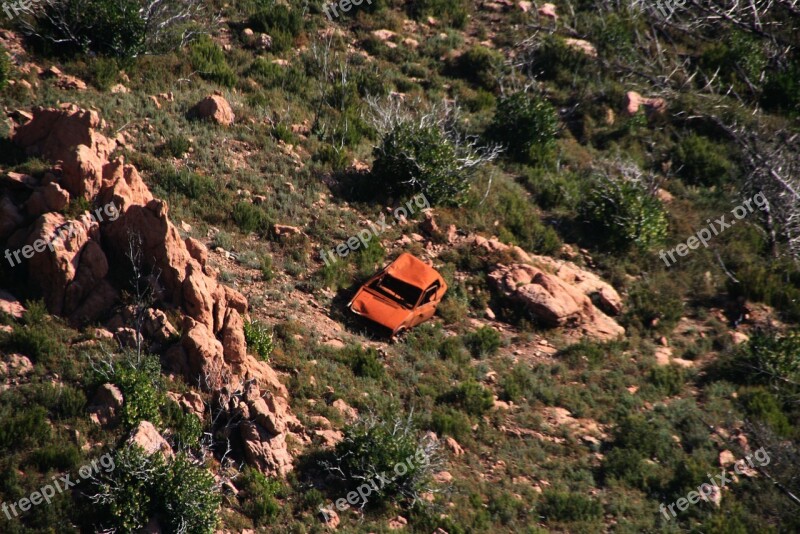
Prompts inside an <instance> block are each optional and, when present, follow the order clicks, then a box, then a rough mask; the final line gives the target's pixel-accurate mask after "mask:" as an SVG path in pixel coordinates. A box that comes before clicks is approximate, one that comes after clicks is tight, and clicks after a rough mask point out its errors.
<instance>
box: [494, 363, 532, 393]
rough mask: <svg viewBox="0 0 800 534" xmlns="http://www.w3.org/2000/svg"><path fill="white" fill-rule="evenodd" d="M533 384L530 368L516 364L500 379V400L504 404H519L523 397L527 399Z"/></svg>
mask: <svg viewBox="0 0 800 534" xmlns="http://www.w3.org/2000/svg"><path fill="white" fill-rule="evenodd" d="M534 384H535V380H534V377H533V375H532V373H531V371H530V368H529V367H528V366H526V365H522V364H517V365H515V366H514V367H513V368H512V369H511V371H510V372H508V373H505V374H503V376H502V377H501V378H500V395H499V397H500V399H501V400H504V401H506V402H508V401H513V402H519V401H520V400H521V399H522V398H523V397H528V396H529V395H530V394H531V392H532V391H533V387H534Z"/></svg>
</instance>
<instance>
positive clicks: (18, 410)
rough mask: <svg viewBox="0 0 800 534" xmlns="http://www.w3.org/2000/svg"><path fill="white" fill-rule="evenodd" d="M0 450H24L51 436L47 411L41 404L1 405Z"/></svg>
mask: <svg viewBox="0 0 800 534" xmlns="http://www.w3.org/2000/svg"><path fill="white" fill-rule="evenodd" d="M0 417H2V421H3V424H2V425H0V451H6V452H8V451H17V450H24V449H26V448H28V447H32V446H34V445H38V444H40V443H43V442H45V441H46V440H48V439H50V437H51V430H50V426H49V422H48V420H47V411H46V410H45V409H44V408H42V407H41V406H32V407H29V408H23V407H20V406H14V407H11V406H6V405H1V406H0Z"/></svg>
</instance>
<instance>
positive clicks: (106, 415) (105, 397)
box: [88, 384, 125, 426]
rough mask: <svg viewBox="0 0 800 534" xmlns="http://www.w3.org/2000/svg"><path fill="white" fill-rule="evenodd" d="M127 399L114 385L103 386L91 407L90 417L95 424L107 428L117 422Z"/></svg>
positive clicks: (95, 395)
mask: <svg viewBox="0 0 800 534" xmlns="http://www.w3.org/2000/svg"><path fill="white" fill-rule="evenodd" d="M124 402H125V399H124V398H123V396H122V392H121V391H120V390H119V388H118V387H117V386H115V385H114V384H103V385H102V386H100V387H99V388H98V390H97V393H95V394H94V397H93V398H92V402H91V405H90V406H89V408H88V410H89V417H90V419H91V420H92V421H94V422H95V423H97V424H99V425H102V426H106V425H109V424H112V423H114V422H116V420H117V419H118V417H119V413H120V410H121V409H122V405H123V403H124Z"/></svg>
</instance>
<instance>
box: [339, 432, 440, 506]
mask: <svg viewBox="0 0 800 534" xmlns="http://www.w3.org/2000/svg"><path fill="white" fill-rule="evenodd" d="M417 433H418V432H417V429H416V426H415V425H414V424H413V423H412V422H411V420H410V419H398V420H396V421H383V420H375V419H362V420H359V421H357V422H356V423H354V424H353V425H350V426H348V427H346V428H345V430H344V439H343V440H342V441H340V442H339V443H338V444H337V445H336V448H335V450H334V456H335V458H336V460H335V461H334V462H333V463H327V464H325V466H326V467H327V469H328V472H329V473H330V474H331V475H333V476H336V477H338V478H341V479H342V480H343V482H344V484H345V486H346V487H347V488H348V489H352V488H355V487H356V486H358V485H360V484H362V483H363V482H366V481H368V480H371V479H374V480H377V479H376V477H377V475H379V474H382V475H385V476H386V478H388V479H390V481H389V483H388V484H386V485H384V486H383V487H381V488H379V489H378V490H377V491H376V494H377V495H375V494H373V495H372V496H370V497H369V501H368V502H369V503H370V504H377V503H380V502H387V501H389V500H392V499H394V498H398V497H400V498H411V499H414V498H417V497H418V495H419V493H420V492H422V491H424V490H425V488H426V485H427V484H428V483H429V481H430V477H431V468H432V466H433V465H436V463H437V461H438V460H437V456H436V449H435V448H433V446H432V444H431V443H430V442H428V441H427V440H425V439H424V438H417ZM401 464H402V465H404V466H405V467H404V468H403V469H402V471H404V472H402V473H401V469H399V468H398V467H397V466H400V465H401ZM365 504H366V503H365Z"/></svg>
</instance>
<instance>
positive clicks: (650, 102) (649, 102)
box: [625, 91, 667, 116]
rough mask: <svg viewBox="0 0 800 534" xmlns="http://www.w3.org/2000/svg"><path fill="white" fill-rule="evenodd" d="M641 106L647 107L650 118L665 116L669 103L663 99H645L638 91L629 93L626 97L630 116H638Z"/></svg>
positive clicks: (626, 108) (646, 110) (626, 105)
mask: <svg viewBox="0 0 800 534" xmlns="http://www.w3.org/2000/svg"><path fill="white" fill-rule="evenodd" d="M641 106H644V107H645V112H646V113H647V115H648V116H652V115H663V114H665V113H666V112H667V101H666V100H664V99H663V98H659V97H654V98H645V97H643V96H642V95H640V94H639V93H637V92H636V91H628V92H627V93H626V95H625V110H626V111H627V112H628V115H636V113H638V111H639V108H640V107H641Z"/></svg>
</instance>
